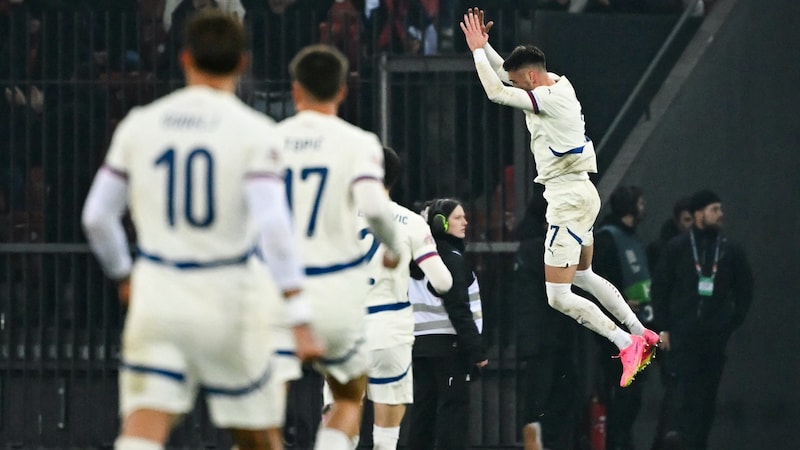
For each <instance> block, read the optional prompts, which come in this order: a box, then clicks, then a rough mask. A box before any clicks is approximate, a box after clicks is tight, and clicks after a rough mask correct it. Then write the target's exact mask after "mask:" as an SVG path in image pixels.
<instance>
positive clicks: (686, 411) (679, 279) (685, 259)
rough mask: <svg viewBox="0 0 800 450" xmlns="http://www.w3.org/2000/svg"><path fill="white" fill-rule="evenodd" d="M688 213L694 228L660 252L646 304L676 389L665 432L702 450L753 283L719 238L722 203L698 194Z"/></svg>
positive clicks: (738, 253) (734, 247) (739, 255)
mask: <svg viewBox="0 0 800 450" xmlns="http://www.w3.org/2000/svg"><path fill="white" fill-rule="evenodd" d="M690 209H691V211H692V214H693V217H694V225H693V226H692V228H691V229H690V230H689V231H688V232H686V233H683V234H680V235H678V236H676V237H675V238H673V239H672V240H670V241H669V242H668V243H667V244H666V246H665V247H664V249H663V251H662V254H661V257H660V259H659V262H658V266H657V268H656V271H655V272H654V277H653V285H652V297H653V307H654V309H655V317H656V321H657V329H659V330H661V340H662V344H661V347H662V350H663V351H665V352H668V353H669V359H668V361H669V365H670V367H669V371H670V372H671V376H672V377H674V382H675V386H674V395H673V397H674V401H675V407H674V410H673V411H672V412H673V415H672V417H670V418H669V421H668V423H669V424H672V426H673V427H674V429H673V430H669V431H677V432H678V434H679V435H680V438H681V440H682V441H683V444H684V446H685V448H686V449H687V450H704V449H706V448H707V440H708V435H709V432H710V431H711V426H712V424H713V421H714V415H715V407H716V400H717V390H718V388H719V383H720V380H721V378H722V370H723V368H724V366H725V361H726V359H727V358H726V355H725V353H726V348H727V345H728V341H729V339H730V337H731V334H732V333H733V332H734V331H735V330H736V329H737V328H738V327H739V326H741V324H742V323H743V322H744V319H745V316H746V315H747V312H748V310H749V309H750V305H751V303H752V301H753V275H752V272H751V269H750V264H749V262H748V260H747V256H746V255H745V253H744V250H743V249H742V247H741V246H739V245H738V244H736V243H734V242H733V241H731V240H730V239H729V238H728V237H727V236H726V235H725V234H724V232H723V218H724V215H723V211H722V200H721V199H720V198H719V197H718V196H717V195H716V194H715V193H713V192H711V191H709V190H702V191H698V192H696V193H695V194H693V195H692V197H691V200H690Z"/></svg>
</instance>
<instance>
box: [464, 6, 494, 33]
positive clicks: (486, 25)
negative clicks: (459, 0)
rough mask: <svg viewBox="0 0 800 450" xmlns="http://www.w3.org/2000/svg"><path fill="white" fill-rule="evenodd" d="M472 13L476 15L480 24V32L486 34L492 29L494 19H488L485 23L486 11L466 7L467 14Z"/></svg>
mask: <svg viewBox="0 0 800 450" xmlns="http://www.w3.org/2000/svg"><path fill="white" fill-rule="evenodd" d="M469 13H473V14H477V15H478V21H479V22H480V24H481V33H483V34H486V35H488V34H489V30H491V29H492V27H493V26H494V21H492V20H490V21H489V23H486V12H485V11H484V10H482V9H478V8H477V7H475V8H467V14H469Z"/></svg>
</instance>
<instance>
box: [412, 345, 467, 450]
mask: <svg viewBox="0 0 800 450" xmlns="http://www.w3.org/2000/svg"><path fill="white" fill-rule="evenodd" d="M413 364H414V365H413V367H414V404H413V406H412V407H411V412H410V415H409V421H408V448H409V449H410V450H432V449H434V448H436V449H438V450H463V449H465V448H467V443H468V438H469V431H468V430H469V381H468V375H469V369H470V365H469V363H467V362H466V361H465V359H464V358H463V357H462V356H460V355H458V354H453V355H449V356H442V357H415V358H414V361H413Z"/></svg>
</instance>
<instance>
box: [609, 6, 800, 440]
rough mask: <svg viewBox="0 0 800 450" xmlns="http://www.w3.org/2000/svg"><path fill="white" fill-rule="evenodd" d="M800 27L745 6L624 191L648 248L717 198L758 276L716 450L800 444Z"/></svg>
mask: <svg viewBox="0 0 800 450" xmlns="http://www.w3.org/2000/svg"><path fill="white" fill-rule="evenodd" d="M722 1H725V0H721V1H720V2H718V4H721V3H722ZM799 21H800V2H797V1H796V0H770V1H769V2H765V1H763V0H738V1H737V2H736V4H735V5H734V7H733V9H732V10H731V13H730V15H729V16H728V20H727V21H726V22H725V23H724V24H723V25H722V27H721V28H720V30H719V32H718V33H717V34H716V36H714V38H713V42H712V43H711V44H710V47H709V48H708V50H707V51H706V53H705V56H704V57H703V58H702V59H701V60H700V61H699V62H698V64H697V65H696V67H695V68H694V70H693V72H692V73H691V75H690V76H689V79H688V81H687V83H686V84H685V85H684V86H683V87H682V90H681V91H680V92H679V93H678V95H677V96H676V98H675V100H674V102H673V104H672V105H671V106H670V107H669V109H668V110H667V113H666V116H665V117H664V119H663V120H662V121H661V123H659V124H658V126H657V127H656V129H655V131H654V133H653V134H652V135H651V136H650V138H649V140H648V141H647V142H646V143H645V146H644V148H643V149H642V151H641V152H640V154H639V157H638V159H637V160H636V161H635V162H634V164H633V165H632V167H631V169H630V170H629V172H628V174H627V175H626V177H625V179H624V180H623V184H638V185H641V186H642V187H643V188H644V191H645V194H646V198H647V201H648V207H647V209H648V218H647V219H646V221H645V223H644V224H643V225H642V228H641V234H642V236H644V237H645V238H646V239H647V240H648V241H649V240H652V239H655V238H656V237H657V235H658V228H659V227H660V225H661V223H662V222H663V220H664V219H666V218H667V217H669V215H670V214H671V208H672V204H673V202H674V201H675V200H676V199H678V198H679V197H681V196H683V195H687V194H690V193H691V192H693V191H695V190H697V189H700V188H705V187H708V188H711V189H713V190H714V191H716V192H717V193H718V194H719V195H720V196H721V197H722V199H723V208H724V210H725V222H726V225H725V226H726V229H727V232H728V234H729V235H730V236H731V237H732V238H733V239H735V240H737V241H739V242H741V243H742V244H743V245H744V247H745V249H746V251H747V253H748V255H749V258H750V262H751V265H752V267H753V271H754V275H755V281H756V295H755V299H754V303H753V307H752V309H751V311H750V315H749V317H748V318H747V320H746V322H745V324H744V325H743V327H742V328H741V329H740V330H739V332H738V333H736V334H735V335H734V337H733V339H732V341H731V343H730V346H729V354H728V357H729V359H728V365H727V367H726V370H725V372H724V374H723V381H722V385H721V388H720V393H719V401H718V411H717V419H716V424H715V427H714V429H713V431H712V435H711V440H710V445H709V448H711V449H729V450H736V449H788V448H796V446H797V439H798V437H800V429H798V427H797V424H798V423H800V388H798V385H797V383H798V379H797V374H798V373H800V357H798V356H797V354H796V349H797V348H798V346H800V333H799V332H798V326H797V324H796V320H797V317H798V315H800V301H799V299H798V293H800V263H798V255H800V240H798V239H797V232H798V230H800V178H799V177H798V175H799V174H800V121H798V114H797V105H798V104H800V88H798V82H800V60H798V56H797V55H798V49H800V33H798V31H797V26H798V22H799ZM652 378H656V379H657V377H652ZM655 406H656V405H654V404H648V405H646V406H645V412H643V416H645V417H646V416H648V415H651V416H653V415H654V414H655V413H654V412H653V411H647V409H648V408H654V407H655Z"/></svg>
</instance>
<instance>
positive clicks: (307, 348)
mask: <svg viewBox="0 0 800 450" xmlns="http://www.w3.org/2000/svg"><path fill="white" fill-rule="evenodd" d="M292 332H293V333H294V342H295V354H296V355H297V358H298V359H300V361H303V362H306V361H313V360H315V359H317V358H319V357H321V356H322V355H323V353H324V352H325V348H324V347H323V346H322V343H321V342H320V341H319V339H318V338H317V336H316V335H315V334H314V331H313V330H312V329H311V326H310V325H309V324H307V323H304V324H300V325H295V326H294V327H292Z"/></svg>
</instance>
